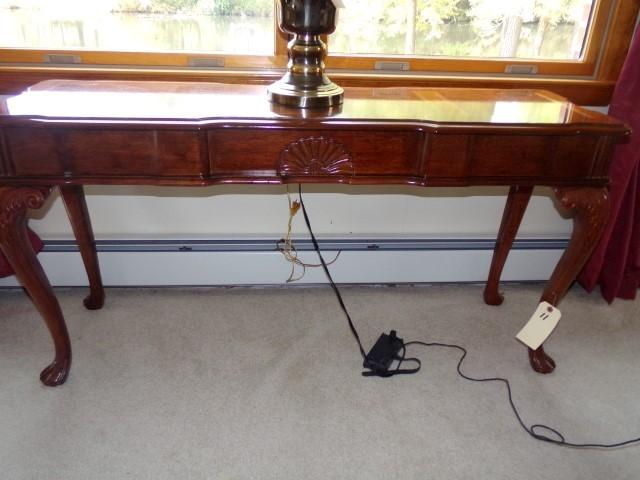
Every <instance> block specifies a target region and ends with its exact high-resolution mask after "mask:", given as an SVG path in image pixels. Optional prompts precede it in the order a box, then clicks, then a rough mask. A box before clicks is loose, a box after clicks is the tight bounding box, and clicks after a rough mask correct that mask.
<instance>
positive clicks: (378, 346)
mask: <svg viewBox="0 0 640 480" xmlns="http://www.w3.org/2000/svg"><path fill="white" fill-rule="evenodd" d="M403 348H404V342H403V341H402V339H401V338H398V337H397V336H396V331H395V330H391V332H389V335H387V334H386V333H383V334H382V335H380V338H378V341H376V343H375V345H374V346H373V348H372V349H371V351H369V353H367V356H366V357H365V359H364V362H363V364H362V366H363V367H364V368H367V369H369V371H367V372H362V375H364V376H365V377H371V376H377V377H390V376H392V375H393V372H390V371H389V367H390V366H391V363H392V362H393V361H394V360H398V361H401V360H402V357H400V356H399V354H400V350H402V349H403Z"/></svg>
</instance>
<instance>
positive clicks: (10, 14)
mask: <svg viewBox="0 0 640 480" xmlns="http://www.w3.org/2000/svg"><path fill="white" fill-rule="evenodd" d="M273 13H274V9H273V0H222V1H215V0H55V1H53V0H0V47H11V48H40V49H61V48H70V49H88V50H107V51H136V52H176V51H178V52H179V51H188V52H223V53H229V54H266V55H272V54H273V50H274V35H273V30H274V19H273Z"/></svg>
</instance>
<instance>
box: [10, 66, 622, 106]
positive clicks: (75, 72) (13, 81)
mask: <svg viewBox="0 0 640 480" xmlns="http://www.w3.org/2000/svg"><path fill="white" fill-rule="evenodd" d="M328 73H329V76H330V77H331V79H332V80H334V81H335V82H336V83H338V84H339V85H341V86H345V87H350V86H360V87H392V86H396V87H397V86H412V87H416V86H422V87H462V88H536V89H544V90H550V91H552V92H554V93H557V94H558V95H562V96H563V97H566V98H568V99H569V100H571V101H572V102H574V103H576V104H579V105H608V104H609V101H610V99H611V95H612V93H613V88H614V86H615V82H614V81H612V80H594V79H584V78H558V77H534V76H508V75H493V76H489V75H485V76H477V75H444V74H437V75H436V74H434V75H419V74H389V73H385V74H381V73H370V72H355V73H354V72H346V71H345V72H343V71H330V72H328ZM281 76H282V71H278V70H268V69H259V70H222V69H220V70H213V69H210V70H205V69H179V68H135V67H87V66H83V67H60V66H41V65H39V66H24V65H20V66H16V65H11V66H0V94H17V93H19V92H21V91H23V90H24V89H26V88H27V87H28V86H30V85H33V84H35V83H38V82H40V81H43V80H48V79H54V78H57V79H60V78H64V79H77V80H166V81H194V82H220V83H246V84H254V85H255V84H259V85H268V84H269V83H271V82H274V81H276V80H278V79H279V78H280V77H281Z"/></svg>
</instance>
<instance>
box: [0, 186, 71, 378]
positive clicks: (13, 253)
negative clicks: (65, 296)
mask: <svg viewBox="0 0 640 480" xmlns="http://www.w3.org/2000/svg"><path fill="white" fill-rule="evenodd" d="M49 192H50V188H30V187H29V188H28V187H25V188H14V187H0V247H1V248H2V251H3V252H4V254H5V256H6V257H7V260H8V261H9V263H10V264H11V266H12V267H13V270H14V271H15V274H16V276H17V277H18V280H19V281H20V283H21V284H22V286H23V287H24V289H25V290H26V291H27V293H28V294H29V297H30V298H31V301H32V302H33V304H34V305H35V306H36V308H37V309H38V311H39V312H40V314H41V315H42V317H43V318H44V320H45V322H46V324H47V327H48V328H49V331H50V333H51V336H52V338H53V343H54V346H55V358H54V360H53V362H51V364H50V365H49V366H47V367H46V368H45V369H44V370H43V371H42V373H41V374H40V380H41V381H42V383H44V384H45V385H48V386H55V385H60V384H62V383H64V382H65V380H66V379H67V375H68V373H69V368H70V367H71V344H70V342H69V334H68V333H67V326H66V324H65V322H64V317H63V316H62V311H61V310H60V305H59V304H58V301H57V300H56V297H55V296H54V294H53V290H52V289H51V285H50V284H49V280H48V279H47V276H46V275H45V273H44V271H43V270H42V266H41V265H40V262H38V259H37V258H36V254H35V252H34V251H33V248H32V247H31V243H30V242H29V237H28V235H27V217H26V213H27V209H29V208H40V207H41V206H42V205H43V204H44V201H45V199H46V198H47V196H48V195H49Z"/></svg>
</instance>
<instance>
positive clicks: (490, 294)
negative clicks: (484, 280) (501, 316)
mask: <svg viewBox="0 0 640 480" xmlns="http://www.w3.org/2000/svg"><path fill="white" fill-rule="evenodd" d="M502 302H504V296H502V295H500V292H498V290H497V289H493V288H485V289H484V303H486V304H487V305H502Z"/></svg>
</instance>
